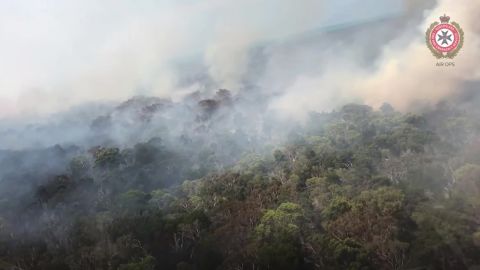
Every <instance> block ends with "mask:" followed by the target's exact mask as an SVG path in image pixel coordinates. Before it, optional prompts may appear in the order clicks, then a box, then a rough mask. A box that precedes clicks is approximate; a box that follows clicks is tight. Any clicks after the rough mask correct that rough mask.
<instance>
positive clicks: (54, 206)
mask: <svg viewBox="0 0 480 270" xmlns="http://www.w3.org/2000/svg"><path fill="white" fill-rule="evenodd" d="M237 102H240V101H238V100H237V99H236V98H235V97H232V96H231V94H230V93H229V92H228V91H225V90H222V91H219V92H218V93H217V95H216V96H215V97H214V98H211V99H204V100H199V101H191V104H193V105H191V106H190V105H189V106H190V107H189V106H185V107H179V106H178V105H176V104H171V103H168V102H165V101H162V100H156V99H150V100H149V99H134V100H131V101H129V102H126V103H124V104H122V105H120V106H119V107H117V108H116V109H115V110H114V111H112V113H110V114H108V115H101V116H99V117H98V118H96V119H95V120H94V121H93V122H92V123H91V126H90V128H91V131H92V133H91V134H90V135H89V137H88V144H81V145H74V144H69V145H56V146H53V147H49V148H44V149H30V150H29V149H25V150H3V151H0V164H1V166H0V167H1V168H2V172H1V174H0V176H1V177H2V179H1V181H0V193H1V194H0V269H18V270H20V269H23V270H30V269H31V270H33V269H35V270H41V269H45V270H47V269H48V270H53V269H59V270H60V269H61V270H67V269H69V270H70V269H71V270H87V269H120V270H140V269H142V270H150V269H151V270H153V269H178V270H187V269H192V270H193V269H231V270H234V269H235V270H237V269H238V270H240V269H477V268H474V267H480V256H479V254H480V197H479V194H480V193H479V191H480V123H479V121H478V119H479V115H480V114H479V111H478V108H476V107H475V102H474V101H471V103H468V102H467V103H464V102H463V101H462V102H460V101H451V102H450V101H449V102H442V103H440V104H438V105H437V106H435V107H434V108H430V109H424V110H422V111H419V112H417V113H400V112H397V111H395V109H394V108H392V107H391V106H390V105H388V104H385V105H384V106H382V107H381V108H380V109H379V110H374V109H372V108H371V107H368V106H366V105H358V104H348V105H345V106H343V107H342V108H340V109H339V110H336V111H333V112H330V113H316V112H312V113H311V114H310V116H309V118H308V121H307V122H306V123H304V124H298V125H291V127H292V128H291V129H288V130H287V129H278V128H275V122H269V125H270V126H269V127H268V128H266V127H265V125H267V124H266V123H267V121H264V122H263V123H262V125H263V129H262V130H263V131H262V133H261V134H260V133H259V132H258V129H257V128H256V127H257V124H256V123H249V121H250V119H252V120H251V121H256V120H255V118H249V115H250V114H248V115H246V116H243V118H242V115H241V112H239V111H238V108H237V109H236V112H235V113H233V114H231V113H230V110H231V109H230V108H235V104H236V103H237ZM245 103H248V102H245ZM129 108H130V109H129ZM132 108H133V109H132ZM165 108H174V111H175V112H179V111H181V112H182V115H187V116H186V117H184V118H182V119H188V120H185V121H184V122H183V123H180V124H179V123H178V122H177V121H178V118H171V117H169V114H168V112H172V110H170V109H168V110H167V109H165ZM187 108H190V109H191V108H196V109H191V110H192V111H194V112H193V113H192V111H190V109H187ZM232 110H233V109H232ZM125 111H129V115H131V114H130V113H132V111H133V112H134V113H135V115H136V118H129V119H130V122H131V123H130V124H125V123H126V122H122V124H121V125H119V124H115V118H116V117H117V118H118V119H122V120H125V119H126V117H125V115H123V113H124V112H125ZM256 112H257V111H255V110H252V111H251V112H250V113H251V115H254V114H255V113H256ZM239 114H240V115H239ZM119 115H120V116H119ZM239 119H242V120H239ZM227 123H228V124H227ZM243 123H245V124H243ZM247 123H248V124H247ZM129 125H131V126H129ZM153 125H155V127H156V128H155V129H152V128H151V127H152V126H153ZM222 125H223V126H224V127H225V128H224V129H222V130H221V131H219V129H217V128H216V126H222ZM119 127H121V128H122V129H123V130H124V131H122V133H121V134H122V138H121V140H119V139H118V137H112V136H110V135H111V134H113V132H112V130H116V131H118V130H119ZM132 127H133V128H132ZM158 127H161V128H158ZM187 127H188V129H185V128H187ZM231 127H236V129H235V130H233V128H231ZM148 128H150V130H149V131H148V132H143V131H145V129H148ZM174 129H178V130H184V131H185V130H187V133H186V134H189V136H180V135H178V136H176V135H175V136H173V135H172V134H173V133H172V132H173V131H172V130H174ZM265 130H268V132H265ZM277 130H278V133H277ZM126 131H128V132H126ZM142 132H143V133H142ZM282 132H283V133H285V136H284V135H283V134H281V133H282ZM140 133H141V135H138V134H140ZM116 134H119V133H116ZM125 134H127V135H128V136H127V135H125ZM175 134H179V133H175ZM153 135H157V136H153ZM132 138H135V140H138V143H136V144H133V145H127V144H121V143H117V142H118V141H133V139H132ZM86 145H89V146H88V147H86Z"/></svg>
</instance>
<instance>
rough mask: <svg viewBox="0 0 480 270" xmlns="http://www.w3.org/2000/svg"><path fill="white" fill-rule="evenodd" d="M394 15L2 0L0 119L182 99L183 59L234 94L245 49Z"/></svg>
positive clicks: (360, 3) (293, 3)
mask: <svg viewBox="0 0 480 270" xmlns="http://www.w3.org/2000/svg"><path fill="white" fill-rule="evenodd" d="M401 12H402V2H401V1H400V0H395V1H394V0H391V1H384V0H344V1H321V0H303V1H298V0H263V1H260V0H242V1H235V0H204V1H194V0H168V1H167V0H164V1H158V0H156V1H154V0H142V1H139V0H137V1H133V0H132V1H127V0H102V1H98V0H77V1H74V0H65V1H57V0H43V1H40V0H30V1H23V0H2V1H0V117H3V116H6V115H11V114H17V113H42V112H53V111H56V110H61V109H65V108H67V107H68V106H71V105H75V104H79V103H81V102H88V101H98V100H100V101H101V100H121V99H125V98H128V97H129V96H131V95H133V94H136V93H138V92H139V89H142V88H143V87H145V86H148V88H149V89H150V90H149V92H147V94H153V95H159V96H169V95H170V94H172V91H177V90H178V91H182V89H177V80H178V74H175V70H174V69H172V65H174V64H175V62H176V61H179V60H184V59H188V58H198V59H200V60H201V61H203V62H204V65H205V67H206V68H208V72H209V75H211V77H212V78H213V79H214V80H216V81H217V82H218V83H219V84H220V85H223V84H224V85H225V86H226V87H230V86H233V87H235V84H234V82H235V80H236V79H237V77H238V76H239V73H242V72H244V70H242V66H244V65H245V63H244V62H245V59H244V58H245V52H244V50H245V49H246V48H248V47H250V46H252V45H255V44H256V43H258V42H262V41H267V40H272V39H273V40H282V39H285V38H288V37H289V36H292V35H295V34H301V33H304V32H306V31H309V30H312V29H317V28H320V27H325V26H331V25H336V24H345V23H357V22H362V21H365V20H370V19H375V18H379V17H384V16H390V15H391V14H399V13H401ZM183 90H185V89H183ZM188 90H189V89H186V91H188Z"/></svg>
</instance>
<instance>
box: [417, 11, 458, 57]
mask: <svg viewBox="0 0 480 270" xmlns="http://www.w3.org/2000/svg"><path fill="white" fill-rule="evenodd" d="M449 22H450V17H449V16H447V15H443V16H442V17H440V23H439V22H434V23H432V24H431V25H430V27H429V28H428V30H427V32H426V33H425V39H426V42H427V46H428V48H429V49H430V51H431V52H432V54H433V56H435V57H436V58H438V59H440V58H450V59H452V58H454V57H455V56H457V54H458V52H459V51H460V49H462V46H463V38H464V33H463V30H462V28H461V27H460V25H459V24H458V23H456V22H451V23H449Z"/></svg>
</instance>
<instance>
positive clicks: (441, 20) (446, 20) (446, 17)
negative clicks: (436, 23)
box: [440, 14, 450, 23]
mask: <svg viewBox="0 0 480 270" xmlns="http://www.w3.org/2000/svg"><path fill="white" fill-rule="evenodd" d="M449 21H450V17H449V16H447V15H446V14H445V15H443V16H441V17H440V22H441V23H448V22H449Z"/></svg>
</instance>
